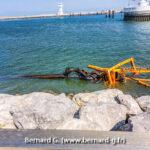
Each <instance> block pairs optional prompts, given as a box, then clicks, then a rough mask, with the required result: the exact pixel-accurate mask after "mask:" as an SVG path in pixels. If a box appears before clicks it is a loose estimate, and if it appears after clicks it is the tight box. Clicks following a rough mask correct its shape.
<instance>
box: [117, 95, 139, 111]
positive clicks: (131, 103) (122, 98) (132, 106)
mask: <svg viewBox="0 0 150 150" xmlns="http://www.w3.org/2000/svg"><path fill="white" fill-rule="evenodd" d="M116 99H117V101H118V103H120V104H122V105H124V106H126V107H127V109H128V110H129V112H128V113H129V114H139V113H142V110H141V108H140V107H139V105H138V103H137V102H136V100H135V99H133V97H132V96H131V95H124V94H119V95H118V96H117V97H116Z"/></svg>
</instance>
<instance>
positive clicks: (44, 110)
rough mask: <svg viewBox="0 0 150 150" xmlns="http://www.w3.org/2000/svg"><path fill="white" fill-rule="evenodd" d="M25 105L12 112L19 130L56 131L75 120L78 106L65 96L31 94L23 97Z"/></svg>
mask: <svg viewBox="0 0 150 150" xmlns="http://www.w3.org/2000/svg"><path fill="white" fill-rule="evenodd" d="M22 98H23V99H24V101H25V105H21V106H20V107H14V108H13V109H12V110H11V115H12V116H13V120H14V124H15V126H16V127H17V128H19V129H55V128H57V127H58V126H59V125H60V124H61V123H63V122H64V121H66V120H68V119H70V118H73V116H74V114H75V112H76V111H77V110H78V106H77V105H76V104H74V103H73V102H72V101H71V100H70V99H69V98H67V97H66V96H65V94H61V95H59V96H54V95H52V94H48V93H31V94H28V95H24V96H22Z"/></svg>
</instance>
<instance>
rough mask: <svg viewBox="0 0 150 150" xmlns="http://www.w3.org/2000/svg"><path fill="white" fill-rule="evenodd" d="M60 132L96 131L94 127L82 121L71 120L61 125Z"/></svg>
mask: <svg viewBox="0 0 150 150" xmlns="http://www.w3.org/2000/svg"><path fill="white" fill-rule="evenodd" d="M57 129H58V130H59V129H61V130H95V128H94V125H92V124H90V123H89V122H87V121H84V120H81V119H75V118H73V119H71V120H68V121H67V122H65V123H64V124H62V125H60V126H59V127H58V128H57Z"/></svg>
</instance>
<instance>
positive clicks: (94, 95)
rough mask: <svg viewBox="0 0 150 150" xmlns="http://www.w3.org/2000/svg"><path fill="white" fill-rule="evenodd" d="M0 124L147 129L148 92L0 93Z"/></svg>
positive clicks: (149, 114) (8, 126) (149, 129)
mask: <svg viewBox="0 0 150 150" xmlns="http://www.w3.org/2000/svg"><path fill="white" fill-rule="evenodd" d="M0 128H1V129H64V130H91V131H92V130H98V131H133V132H134V131H135V132H150V96H142V97H139V98H137V99H134V98H133V97H132V96H131V95H125V94H124V93H123V92H122V91H120V90H118V89H107V90H101V91H96V92H91V93H79V94H76V95H72V94H70V95H68V96H66V95H65V94H60V95H56V94H49V93H44V92H34V93H30V94H25V95H17V96H14V95H8V94H0Z"/></svg>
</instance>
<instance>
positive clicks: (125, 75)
mask: <svg viewBox="0 0 150 150" xmlns="http://www.w3.org/2000/svg"><path fill="white" fill-rule="evenodd" d="M127 63H130V64H131V67H122V66H123V65H125V64H127ZM88 68H91V69H94V71H92V72H91V73H88V71H86V70H85V69H82V70H81V69H79V68H66V70H65V72H64V73H63V74H53V75H33V76H20V77H19V78H32V79H65V78H78V79H81V80H88V81H92V82H94V83H99V82H101V81H104V82H105V83H108V85H110V86H114V85H115V84H116V83H118V82H124V81H126V80H133V81H136V82H137V83H139V84H142V85H144V86H147V87H149V86H150V84H149V83H147V82H150V79H140V78H135V76H137V75H139V74H142V73H150V69H149V68H144V67H136V66H135V64H134V59H133V58H130V59H127V60H125V61H123V62H121V63H118V64H116V65H115V66H113V67H111V68H101V67H97V66H93V65H89V66H88Z"/></svg>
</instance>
